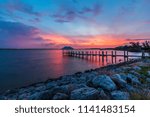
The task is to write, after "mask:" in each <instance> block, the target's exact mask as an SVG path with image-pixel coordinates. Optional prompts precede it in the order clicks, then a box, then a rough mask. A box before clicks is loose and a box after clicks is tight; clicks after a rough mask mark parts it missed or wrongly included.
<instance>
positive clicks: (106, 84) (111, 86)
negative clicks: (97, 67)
mask: <svg viewBox="0 0 150 117" xmlns="http://www.w3.org/2000/svg"><path fill="white" fill-rule="evenodd" d="M92 83H93V85H94V86H95V87H100V88H102V89H104V90H107V91H113V90H116V88H117V87H116V85H115V83H114V82H113V81H112V80H111V78H110V77H109V76H106V75H99V76H98V77H96V78H94V79H93V80H92Z"/></svg>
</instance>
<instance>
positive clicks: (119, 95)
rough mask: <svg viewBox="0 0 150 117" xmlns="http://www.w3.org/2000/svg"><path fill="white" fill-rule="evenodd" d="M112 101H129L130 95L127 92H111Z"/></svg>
mask: <svg viewBox="0 0 150 117" xmlns="http://www.w3.org/2000/svg"><path fill="white" fill-rule="evenodd" d="M111 96H112V99H114V100H129V99H130V95H129V93H127V92H122V91H113V92H111Z"/></svg>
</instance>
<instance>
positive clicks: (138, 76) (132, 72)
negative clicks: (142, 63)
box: [129, 70, 144, 78]
mask: <svg viewBox="0 0 150 117" xmlns="http://www.w3.org/2000/svg"><path fill="white" fill-rule="evenodd" d="M129 73H130V74H132V75H134V76H136V77H137V78H143V77H144V75H143V74H139V73H138V72H136V71H134V70H132V71H130V72H129Z"/></svg>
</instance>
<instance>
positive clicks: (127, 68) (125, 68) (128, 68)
mask: <svg viewBox="0 0 150 117" xmlns="http://www.w3.org/2000/svg"><path fill="white" fill-rule="evenodd" d="M122 70H123V71H130V70H132V67H122Z"/></svg>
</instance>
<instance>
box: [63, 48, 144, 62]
mask: <svg viewBox="0 0 150 117" xmlns="http://www.w3.org/2000/svg"><path fill="white" fill-rule="evenodd" d="M108 51H109V52H108ZM108 51H107V50H105V51H104V50H94V51H93V50H63V55H65V56H71V57H79V58H86V57H89V56H90V57H92V56H93V57H94V56H98V57H102V59H103V58H104V57H106V58H107V57H112V58H116V57H124V59H127V60H128V58H130V57H131V58H133V57H134V58H135V57H136V58H145V57H146V56H145V52H144V51H142V54H141V55H131V54H129V52H128V51H123V54H120V53H119V54H118V51H116V50H108ZM110 51H111V52H110Z"/></svg>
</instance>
